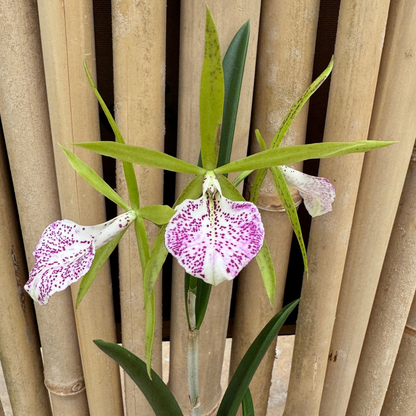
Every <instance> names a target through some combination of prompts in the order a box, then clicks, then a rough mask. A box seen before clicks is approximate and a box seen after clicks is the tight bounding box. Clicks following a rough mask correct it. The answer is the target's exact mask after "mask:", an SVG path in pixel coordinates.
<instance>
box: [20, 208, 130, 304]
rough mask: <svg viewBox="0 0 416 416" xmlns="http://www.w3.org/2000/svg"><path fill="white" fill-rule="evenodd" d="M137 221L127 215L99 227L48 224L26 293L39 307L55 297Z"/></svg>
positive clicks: (60, 222) (37, 247) (58, 222)
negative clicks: (98, 251) (54, 295)
mask: <svg viewBox="0 0 416 416" xmlns="http://www.w3.org/2000/svg"><path fill="white" fill-rule="evenodd" d="M135 218H136V214H135V213H134V211H128V212H126V213H124V214H122V215H119V216H118V217H116V218H114V219H113V220H110V221H108V222H105V223H103V224H99V225H93V226H82V225H78V224H76V223H74V222H72V221H69V220H62V221H56V222H54V223H52V224H50V225H49V226H48V227H47V228H46V229H45V231H44V232H43V234H42V237H41V238H40V240H39V242H38V244H37V245H36V249H35V251H34V253H33V255H34V256H35V265H34V266H33V269H32V270H31V272H30V275H29V280H28V282H27V283H26V285H25V290H26V291H27V292H28V293H29V295H30V296H31V297H32V298H33V299H34V300H35V301H37V302H39V303H40V304H41V305H46V304H47V303H48V301H49V298H50V297H51V296H52V295H53V294H54V293H55V292H59V291H61V290H64V289H66V288H67V287H68V286H69V285H71V284H72V283H75V282H76V281H77V280H79V279H80V278H81V277H83V276H84V275H85V274H86V273H87V272H88V270H89V269H90V268H91V264H92V262H93V260H94V256H95V250H97V249H99V248H100V247H102V246H104V245H105V244H107V243H108V242H109V241H110V240H111V239H113V238H114V237H115V236H116V235H118V234H119V233H121V232H122V231H123V230H124V229H125V228H127V227H128V226H129V225H130V223H131V222H132V221H133V220H134V219H135Z"/></svg>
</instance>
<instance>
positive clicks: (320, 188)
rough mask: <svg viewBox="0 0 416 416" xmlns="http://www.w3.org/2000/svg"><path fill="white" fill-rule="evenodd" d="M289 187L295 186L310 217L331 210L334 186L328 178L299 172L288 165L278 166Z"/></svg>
mask: <svg viewBox="0 0 416 416" xmlns="http://www.w3.org/2000/svg"><path fill="white" fill-rule="evenodd" d="M279 169H280V170H281V172H282V173H283V176H284V177H285V180H286V182H287V184H288V186H289V187H292V188H296V189H297V190H298V191H299V194H300V196H301V197H302V198H303V202H304V204H305V207H306V209H307V210H308V212H309V214H310V215H311V216H312V217H317V216H319V215H323V214H326V213H327V212H331V211H332V203H333V202H334V199H335V188H334V186H333V185H332V184H331V182H330V181H329V180H328V179H325V178H319V177H315V176H310V175H307V174H306V173H302V172H299V171H297V170H295V169H292V168H289V167H288V166H279Z"/></svg>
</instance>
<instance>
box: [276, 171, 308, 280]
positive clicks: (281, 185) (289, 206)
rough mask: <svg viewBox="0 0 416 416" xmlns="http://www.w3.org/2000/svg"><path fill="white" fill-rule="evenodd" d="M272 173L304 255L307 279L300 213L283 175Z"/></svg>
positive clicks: (304, 262) (306, 263) (277, 172)
mask: <svg viewBox="0 0 416 416" xmlns="http://www.w3.org/2000/svg"><path fill="white" fill-rule="evenodd" d="M270 169H271V171H272V176H273V181H274V186H275V187H276V190H277V193H278V194H279V198H280V200H281V201H282V204H283V206H284V208H285V211H286V214H287V216H288V218H289V221H290V223H291V224H292V228H293V231H294V233H295V235H296V238H297V240H298V243H299V247H300V251H301V253H302V259H303V265H304V268H305V274H306V278H307V277H308V275H309V269H308V257H307V255H306V246H305V242H304V241H303V235H302V229H301V228H300V222H299V217H298V211H297V209H296V206H295V203H294V201H293V198H292V195H291V193H290V190H289V187H288V186H287V183H286V180H285V178H284V176H283V173H282V172H281V171H280V169H279V168H270Z"/></svg>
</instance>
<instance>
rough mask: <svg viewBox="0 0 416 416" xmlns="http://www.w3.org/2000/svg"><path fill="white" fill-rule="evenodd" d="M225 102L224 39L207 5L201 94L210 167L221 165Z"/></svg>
mask: <svg viewBox="0 0 416 416" xmlns="http://www.w3.org/2000/svg"><path fill="white" fill-rule="evenodd" d="M223 106H224V74H223V70H222V62H221V51H220V42H219V39H218V33H217V28H216V26H215V22H214V18H213V17H212V14H211V11H210V10H209V8H208V7H207V9H206V23H205V53H204V63H203V66H202V75H201V86H200V95H199V119H200V129H201V156H202V162H203V166H204V168H205V169H207V170H212V169H214V168H215V167H216V166H217V159H218V150H219V147H220V138H221V123H222V112H223ZM192 173H199V172H192Z"/></svg>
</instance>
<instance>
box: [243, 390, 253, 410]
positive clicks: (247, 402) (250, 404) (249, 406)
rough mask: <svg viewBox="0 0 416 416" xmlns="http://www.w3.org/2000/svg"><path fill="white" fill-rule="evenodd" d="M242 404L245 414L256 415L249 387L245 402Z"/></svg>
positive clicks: (244, 398)
mask: <svg viewBox="0 0 416 416" xmlns="http://www.w3.org/2000/svg"><path fill="white" fill-rule="evenodd" d="M241 405H242V406H241V407H242V410H243V416H254V404H253V398H252V397H251V393H250V389H249V388H247V391H246V394H245V395H244V397H243V402H242V403H241Z"/></svg>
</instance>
